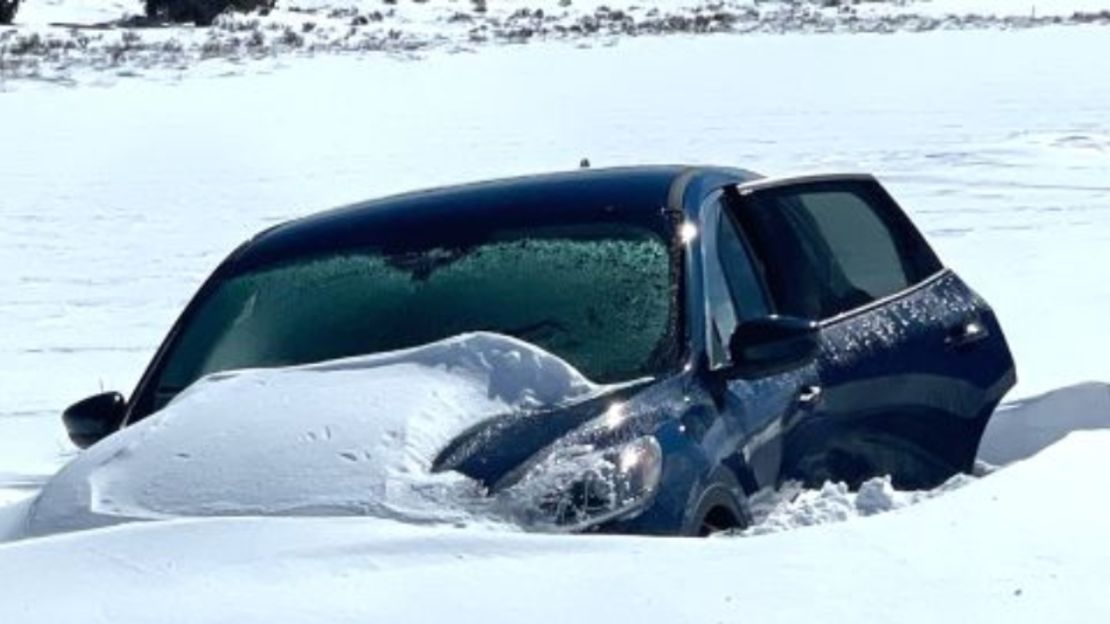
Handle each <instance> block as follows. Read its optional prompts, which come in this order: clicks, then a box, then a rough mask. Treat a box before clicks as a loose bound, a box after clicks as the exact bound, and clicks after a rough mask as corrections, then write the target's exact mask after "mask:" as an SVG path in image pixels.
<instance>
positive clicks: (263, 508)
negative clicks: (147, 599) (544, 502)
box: [26, 333, 622, 535]
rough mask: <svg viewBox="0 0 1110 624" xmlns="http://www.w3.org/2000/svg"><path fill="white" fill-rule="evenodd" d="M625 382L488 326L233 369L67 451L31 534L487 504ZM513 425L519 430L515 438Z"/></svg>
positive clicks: (34, 510)
mask: <svg viewBox="0 0 1110 624" xmlns="http://www.w3.org/2000/svg"><path fill="white" fill-rule="evenodd" d="M621 390H622V388H617V387H612V386H599V385H596V384H593V383H591V382H590V381H589V380H587V379H586V378H585V377H583V376H582V375H581V374H580V373H578V372H577V371H576V370H575V369H574V368H572V367H571V366H570V365H569V364H567V363H566V362H564V361H562V360H560V359H559V358H557V357H555V356H553V355H551V354H550V353H547V352H545V351H543V350H541V349H539V348H537V347H535V346H533V345H531V344H528V343H525V342H521V341H519V340H516V339H513V338H509V337H506V336H502V335H498V334H489V333H475V334H466V335H462V336H458V337H455V338H451V339H448V340H444V341H441V342H437V343H433V344H429V345H426V346H423V347H418V348H414V349H408V350H405V351H398V352H393V353H386V354H380V355H372V356H364V357H357V358H351V359H345V360H337V361H332V362H326V363H321V364H314V365H308V366H299V367H291V368H282V369H257V370H245V371H235V372H227V373H218V374H214V375H211V376H209V377H206V378H204V379H202V380H200V381H198V382H197V383H195V384H194V385H193V386H191V387H190V388H189V389H187V390H186V391H184V392H183V393H181V394H180V395H179V396H178V397H177V398H175V399H174V401H173V402H171V403H170V404H169V405H167V406H166V407H165V408H164V409H163V410H161V411H160V412H158V413H156V414H154V415H152V416H150V417H148V418H147V419H145V420H143V421H142V422H140V423H137V424H135V425H134V426H131V427H128V428H127V429H125V430H123V431H120V432H118V433H116V434H114V435H112V436H110V437H108V438H106V439H105V440H103V441H101V442H100V443H98V444H96V445H94V446H92V447H90V448H89V449H87V450H86V451H84V452H83V453H82V454H81V455H79V456H78V457H77V458H76V459H74V460H73V461H72V462H71V463H69V464H68V465H67V466H65V467H64V468H63V469H62V470H61V471H60V472H59V473H58V474H57V475H56V476H55V477H54V478H53V479H51V480H50V481H49V482H48V483H47V484H46V485H45V487H44V488H43V490H42V491H41V492H40V494H39V496H38V498H37V500H35V501H34V503H33V504H32V505H31V506H30V512H29V514H28V518H27V522H26V534H28V535H44V534H51V533H58V532H63V531H71V530H77V529H84V528H91V527H97V526H104V525H108V524H114V523H118V522H122V521H128V520H144V519H159V518H172V517H180V516H204V515H323V514H327V515H336V514H348V515H374V516H381V517H389V518H399V519H406V520H413V521H451V522H466V521H469V520H478V519H483V518H479V516H480V513H481V505H480V504H479V503H478V501H480V500H482V499H483V498H484V494H485V493H486V488H485V487H484V485H483V484H486V485H488V483H489V482H492V481H494V480H496V478H498V477H499V476H500V475H501V474H503V473H504V472H505V471H507V470H510V469H511V468H513V467H514V466H515V465H517V464H519V463H520V462H521V461H523V460H524V459H526V458H527V457H528V456H529V455H530V454H531V453H532V452H534V451H535V450H538V449H540V448H542V447H544V446H545V445H547V444H549V443H550V442H551V441H552V440H554V439H555V438H556V437H558V436H560V435H562V434H563V433H565V432H566V431H568V430H570V429H572V428H574V427H575V426H577V425H578V424H580V423H581V422H583V420H585V419H586V418H588V417H589V416H591V415H594V416H595V415H596V411H593V409H592V406H594V405H595V404H597V403H598V402H599V401H600V400H601V398H602V397H605V396H607V395H610V394H611V393H614V392H620V391H621ZM525 429H527V430H528V431H531V432H532V433H531V434H530V435H528V436H522V435H521V432H522V431H524V430H525ZM509 433H512V434H513V436H512V437H513V439H515V440H518V441H520V442H519V444H513V445H509V444H504V443H500V442H506V441H508V440H509V437H506V436H507V435H508V434H509ZM510 447H511V448H510ZM483 457H485V458H486V459H485V460H482V459H481V458H483ZM461 473H466V474H469V475H470V476H471V477H474V478H468V477H466V476H464V475H463V474H461Z"/></svg>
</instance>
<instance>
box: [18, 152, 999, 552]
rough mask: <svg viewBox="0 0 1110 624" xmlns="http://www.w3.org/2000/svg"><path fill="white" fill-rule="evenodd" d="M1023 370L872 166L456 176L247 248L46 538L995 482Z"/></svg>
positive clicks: (91, 409) (687, 503) (681, 525)
mask: <svg viewBox="0 0 1110 624" xmlns="http://www.w3.org/2000/svg"><path fill="white" fill-rule="evenodd" d="M324 373H327V374H324ZM1014 382H1015V373H1014V366H1013V361H1012V359H1011V356H1010V352H1009V349H1008V347H1007V345H1006V342H1005V340H1004V338H1003V335H1002V331H1001V329H1000V327H999V324H998V321H997V320H996V317H995V315H994V313H993V312H992V311H991V309H990V308H989V307H988V305H987V304H986V303H985V302H984V301H983V299H981V298H980V297H979V296H977V295H976V294H975V293H974V292H973V291H972V290H971V289H970V288H969V287H968V286H966V285H965V284H964V283H963V282H962V281H961V279H960V278H959V277H958V276H957V275H956V274H955V273H954V272H953V271H952V270H950V269H948V268H945V267H944V266H943V265H942V264H941V262H940V261H939V260H938V259H937V257H936V255H935V254H934V253H933V251H932V250H931V249H930V247H929V246H928V244H927V243H926V241H925V239H924V238H923V237H922V235H921V234H920V233H919V232H918V231H917V229H916V228H915V227H914V226H913V225H912V223H911V222H910V220H909V219H908V218H907V217H906V215H905V214H904V213H903V212H902V210H901V209H900V208H899V207H898V205H897V204H896V202H895V201H894V200H893V199H892V198H891V196H890V195H889V194H888V193H887V192H886V191H885V190H884V189H883V187H882V186H881V185H880V184H879V183H878V182H877V181H876V180H875V179H874V178H873V177H871V176H867V175H830V176H810V177H800V178H785V179H769V178H763V177H760V176H759V175H757V174H754V173H751V172H748V171H744V170H738V169H731V168H715V167H683V166H659V167H634V168H619V169H602V170H590V169H583V170H579V171H575V172H569V173H562V174H552V175H543V176H533V177H524V178H517V179H509V180H501V181H494V182H487V183H479V184H472V185H466V186H458V187H451V188H443V189H437V190H430V191H424V192H417V193H411V194H406V195H401V196H397V197H391V198H386V199H381V200H374V201H369V202H365V203H361V204H357V205H353V206H349V207H345V208H340V209H337V210H333V211H329V212H324V213H321V214H317V215H313V216H309V217H306V218H302V219H298V220H295V221H292V222H288V223H285V224H282V225H278V226H276V227H273V228H271V229H269V230H266V231H264V232H262V233H260V234H259V235H257V236H255V237H254V238H253V239H251V240H250V241H248V242H247V243H245V244H243V245H242V246H241V247H240V248H238V249H237V250H235V251H234V252H233V253H232V254H231V255H230V256H229V257H228V258H227V259H226V260H225V261H224V262H223V263H222V264H221V265H220V266H219V267H218V268H217V269H216V271H215V272H214V273H213V275H212V276H211V277H210V278H209V279H208V280H207V281H206V282H205V284H204V285H203V286H202V287H201V289H200V291H199V292H198V293H197V295H196V296H195V297H194V298H193V300H192V301H191V302H190V303H189V304H188V306H187V307H186V309H185V310H184V312H183V313H182V315H181V317H180V318H179V319H178V321H177V322H176V323H175V324H174V326H173V328H172V329H171V331H170V332H169V335H168V337H167V338H166V339H165V341H164V343H163V344H162V346H161V347H160V348H159V349H158V351H157V353H156V355H155V357H154V358H153V360H152V362H151V363H150V365H149V367H148V369H147V370H146V372H145V373H144V375H143V376H142V379H141V380H140V382H139V384H138V387H137V388H136V389H135V391H134V392H133V393H132V394H131V396H130V398H129V399H126V400H125V399H124V398H123V396H122V395H120V394H119V393H105V394H101V395H97V396H94V397H90V398H88V399H86V400H84V401H81V402H79V403H77V404H75V405H73V406H72V407H70V408H69V409H68V410H67V411H66V412H65V414H64V420H65V423H66V426H67V428H68V430H69V432H70V436H71V438H72V439H73V441H74V442H75V443H76V444H77V445H78V446H81V447H88V446H90V445H94V444H95V445H94V446H92V448H89V449H88V450H86V451H85V452H84V453H82V454H81V456H79V457H78V458H77V459H76V460H75V461H74V462H72V463H71V464H70V465H69V466H67V467H66V468H65V469H63V470H62V472H61V473H60V474H59V475H58V476H56V477H55V478H54V479H53V480H52V481H51V482H50V483H48V484H47V485H46V486H45V487H44V489H43V491H42V492H41V494H40V495H39V499H38V501H36V503H35V505H34V506H33V513H32V514H31V517H30V519H29V521H28V527H29V528H28V530H29V532H30V533H31V534H42V533H49V532H55V531H59V530H67V529H73V528H81V527H84V526H97V525H101V524H105V523H109V522H114V521H118V520H119V519H121V518H153V517H173V516H179V515H198V514H229V513H230V514H250V513H324V512H336V511H337V510H338V512H342V513H371V514H384V515H388V516H406V517H411V516H413V515H414V514H412V513H410V512H412V511H413V510H417V511H418V512H419V513H416V514H415V515H416V516H420V517H439V516H437V513H438V512H437V511H436V510H437V509H446V508H450V509H452V510H454V511H459V513H464V512H465V513H466V514H470V513H471V512H474V511H475V510H477V509H483V510H492V511H493V512H496V513H498V514H500V513H506V514H508V515H509V516H511V518H512V519H513V520H514V521H520V522H523V523H524V524H527V525H530V526H535V527H541V528H554V529H563V530H600V531H614V532H634V533H649V534H682V535H705V534H707V533H709V532H712V531H716V530H721V529H728V528H736V527H743V526H745V524H746V523H748V521H749V510H748V506H747V497H748V496H749V495H751V494H752V493H754V492H756V491H758V490H759V489H761V488H765V487H770V486H775V485H776V484H778V483H780V482H782V481H783V480H785V479H800V480H803V481H805V482H809V483H813V482H821V481H824V480H826V479H835V480H842V481H846V482H847V483H849V484H859V483H861V482H862V481H864V480H865V479H867V478H869V477H872V476H875V475H885V474H889V475H892V477H893V480H894V482H895V484H896V485H898V486H902V487H928V486H931V485H934V484H936V483H938V482H940V481H942V480H944V479H946V478H947V477H949V476H951V475H952V474H954V473H956V472H958V471H969V470H971V468H972V465H973V462H974V458H975V455H976V450H977V447H978V444H979V441H980V438H981V435H982V432H983V429H984V427H985V425H986V423H987V421H988V419H989V418H990V415H991V413H992V411H993V409H994V407H995V406H996V405H997V404H998V402H999V401H1000V400H1001V398H1002V397H1003V395H1004V394H1005V393H1006V391H1007V390H1008V389H1009V388H1010V387H1012V385H1013V384H1014ZM120 429H123V431H119V432H118V433H115V432H117V431H118V430H120ZM112 434H114V435H112ZM449 515H450V514H449Z"/></svg>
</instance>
